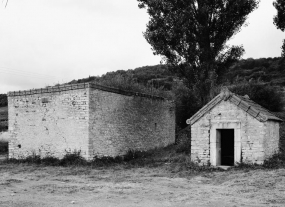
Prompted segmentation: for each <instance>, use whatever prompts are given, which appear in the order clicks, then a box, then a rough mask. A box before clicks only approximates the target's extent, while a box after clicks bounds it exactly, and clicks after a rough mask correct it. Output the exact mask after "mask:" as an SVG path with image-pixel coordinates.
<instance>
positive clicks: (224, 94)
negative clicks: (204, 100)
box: [187, 88, 283, 125]
mask: <svg viewBox="0 0 285 207" xmlns="http://www.w3.org/2000/svg"><path fill="white" fill-rule="evenodd" d="M222 100H224V101H229V102H231V103H233V104H235V105H236V106H238V107H239V108H241V109H242V110H244V111H245V112H247V113H248V114H250V115H251V116H253V117H254V118H256V119H257V120H258V121H261V122H265V121H267V120H274V121H281V122H282V121H283V120H282V119H280V118H278V117H277V116H275V115H274V114H272V113H271V112H270V111H269V110H267V109H265V108H263V107H262V106H260V105H259V104H257V103H255V102H254V101H252V100H250V99H249V97H248V96H239V95H237V94H234V93H232V92H230V91H229V90H228V89H227V88H223V89H222V91H221V93H220V94H219V95H217V96H216V97H215V98H214V99H212V100H211V101H210V102H209V103H208V104H206V105H205V106H204V107H203V108H202V109H200V110H199V111H198V112H197V113H196V114H194V115H193V116H192V117H191V118H190V119H188V120H187V124H191V125H192V124H194V123H195V122H197V121H198V120H199V119H200V118H201V117H202V116H204V114H206V113H207V112H208V111H210V110H211V109H212V108H214V107H215V106H216V105H217V104H218V103H220V102H221V101H222Z"/></svg>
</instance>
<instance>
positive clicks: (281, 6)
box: [273, 0, 285, 57]
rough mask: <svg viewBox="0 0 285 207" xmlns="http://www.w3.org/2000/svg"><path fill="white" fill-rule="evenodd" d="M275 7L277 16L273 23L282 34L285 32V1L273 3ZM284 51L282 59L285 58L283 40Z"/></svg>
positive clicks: (284, 41) (283, 48)
mask: <svg viewBox="0 0 285 207" xmlns="http://www.w3.org/2000/svg"><path fill="white" fill-rule="evenodd" d="M273 6H274V7H275V8H276V10H277V15H276V16H275V17H274V19H273V21H274V24H275V25H276V27H277V29H280V30H281V31H282V32H284V31H285V1H284V0H276V1H275V2H273ZM281 49H282V54H281V56H282V57H285V40H283V45H282V47H281Z"/></svg>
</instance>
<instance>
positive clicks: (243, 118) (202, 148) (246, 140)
mask: <svg viewBox="0 0 285 207" xmlns="http://www.w3.org/2000/svg"><path fill="white" fill-rule="evenodd" d="M219 121H221V122H225V123H226V122H228V123H231V122H233V121H234V122H239V123H241V129H240V138H241V151H242V152H241V153H242V154H241V161H244V162H255V163H261V162H262V161H263V160H264V158H265V152H264V136H265V134H266V130H267V129H266V126H265V124H264V123H263V122H259V121H258V120H256V119H255V118H253V117H252V116H251V115H249V114H248V113H246V112H245V111H243V110H242V109H240V108H238V107H237V106H236V105H234V104H232V103H230V102H228V101H222V102H220V103H219V104H218V105H216V106H215V107H214V108H213V109H212V110H210V111H209V112H208V113H207V114H205V115H204V116H203V117H202V118H200V119H199V120H198V121H197V122H196V123H194V124H193V125H192V127H191V139H192V140H191V150H192V151H191V159H192V160H193V161H196V162H200V163H201V164H207V163H208V162H210V129H211V124H212V123H213V122H219ZM277 143H278V142H277Z"/></svg>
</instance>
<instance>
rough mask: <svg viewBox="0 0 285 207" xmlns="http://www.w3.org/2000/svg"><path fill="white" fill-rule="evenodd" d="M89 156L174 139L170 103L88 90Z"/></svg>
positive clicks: (135, 148) (140, 148)
mask: <svg viewBox="0 0 285 207" xmlns="http://www.w3.org/2000/svg"><path fill="white" fill-rule="evenodd" d="M89 127H90V143H89V151H90V158H92V157H93V156H116V155H122V154H124V153H126V152H127V151H128V150H129V149H132V150H142V151H144V150H148V149H152V148H155V147H164V146H167V145H169V144H172V143H174V142H175V112H174V103H173V102H170V101H164V100H160V99H151V98H146V97H141V96H126V95H122V94H118V93H109V92H106V91H102V90H97V89H93V88H91V89H90V122H89Z"/></svg>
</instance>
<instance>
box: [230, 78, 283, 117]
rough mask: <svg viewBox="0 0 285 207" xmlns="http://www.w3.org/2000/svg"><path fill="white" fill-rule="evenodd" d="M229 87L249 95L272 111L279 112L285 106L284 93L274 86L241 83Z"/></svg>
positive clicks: (233, 90) (239, 93)
mask: <svg viewBox="0 0 285 207" xmlns="http://www.w3.org/2000/svg"><path fill="white" fill-rule="evenodd" d="M229 88H230V90H231V91H232V92H233V93H236V94H238V95H242V96H244V95H248V96H249V97H250V99H251V100H253V101H254V102H256V103H258V104H260V105H261V106H263V107H264V108H266V109H268V110H270V111H274V112H279V111H282V110H283V108H284V102H283V95H282V93H281V92H280V91H278V90H277V89H276V88H274V87H273V86H270V85H264V84H260V83H239V84H236V85H232V86H230V87H229Z"/></svg>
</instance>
